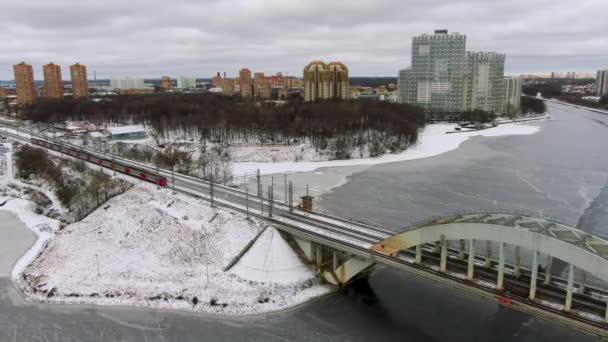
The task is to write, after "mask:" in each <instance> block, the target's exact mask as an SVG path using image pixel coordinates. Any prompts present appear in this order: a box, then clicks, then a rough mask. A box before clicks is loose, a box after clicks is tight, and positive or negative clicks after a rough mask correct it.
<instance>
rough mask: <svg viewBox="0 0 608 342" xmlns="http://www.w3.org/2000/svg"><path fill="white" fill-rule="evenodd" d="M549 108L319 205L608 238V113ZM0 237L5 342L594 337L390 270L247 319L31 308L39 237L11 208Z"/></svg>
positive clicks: (363, 173) (404, 218) (390, 223)
mask: <svg viewBox="0 0 608 342" xmlns="http://www.w3.org/2000/svg"><path fill="white" fill-rule="evenodd" d="M548 106H549V112H550V114H551V115H553V119H552V120H550V121H545V122H539V123H534V124H535V125H540V126H542V129H541V131H540V132H539V133H537V134H534V135H530V136H512V137H509V136H507V137H498V138H483V137H479V138H475V139H472V140H469V141H467V142H465V143H464V144H463V145H462V146H461V147H460V148H459V149H457V150H454V151H451V152H448V153H446V154H443V155H440V156H437V157H433V158H427V159H423V160H414V161H407V162H398V163H393V164H384V165H377V166H374V167H369V168H362V169H361V170H359V171H358V172H356V173H354V174H353V175H352V176H351V177H350V181H349V182H348V183H347V184H345V185H342V186H340V187H338V188H336V189H334V190H333V191H332V192H331V193H328V194H326V195H324V196H323V197H322V198H321V199H320V202H319V204H320V205H321V207H322V208H323V209H324V210H326V211H331V212H333V213H335V214H337V215H341V216H346V217H352V218H356V219H359V220H365V221H368V222H371V223H375V224H379V225H382V226H385V227H389V228H390V229H393V230H395V231H399V230H400V229H402V228H403V227H407V226H408V225H410V224H411V223H413V222H416V221H419V220H422V219H425V218H427V217H430V216H435V215H440V214H445V213H449V212H453V211H457V210H463V209H490V208H500V209H525V210H528V211H534V212H537V213H542V214H545V215H550V216H554V217H557V218H560V219H561V220H563V221H566V222H572V223H573V224H578V223H580V227H581V228H583V229H585V230H588V231H591V232H593V233H595V234H598V235H604V236H606V235H608V224H607V223H608V210H607V209H606V208H607V207H608V186H607V180H608V157H606V146H608V144H607V142H608V116H605V115H601V114H598V113H593V112H589V111H585V110H582V109H574V108H570V107H566V106H562V105H557V104H548ZM350 171H352V170H350ZM321 172H322V173H323V174H325V175H331V174H343V173H344V172H345V171H344V170H343V169H342V170H340V169H325V170H321ZM320 174H321V173H320V172H317V173H311V174H308V175H301V176H299V177H302V178H303V179H306V178H308V179H314V178H315V177H319V175H320ZM321 177H325V176H321ZM318 186H323V185H318ZM345 199H348V200H345ZM0 234H1V235H0V236H2V239H0V267H1V268H2V269H0V341H239V340H247V341H328V340H331V341H389V340H391V341H394V340H399V341H490V340H491V341H555V340H572V341H595V340H596V339H595V338H592V337H590V336H587V335H585V334H582V333H579V332H576V331H573V330H571V329H569V328H566V327H562V326H559V325H556V324H554V323H551V322H547V321H544V320H542V319H538V318H536V317H533V316H530V315H527V314H523V313H520V312H517V311H514V310H511V309H507V308H504V307H502V306H500V305H498V304H496V303H492V302H488V301H485V300H483V299H480V298H477V297H474V296H470V295H467V294H463V293H460V292H458V291H456V290H453V289H450V288H447V287H445V286H442V285H438V284H435V283H433V282H430V281H427V280H425V279H420V278H416V277H413V276H410V275H408V274H405V273H401V272H398V271H394V270H391V269H386V268H380V269H378V270H377V271H375V272H374V273H373V274H372V275H371V276H370V277H369V278H368V279H367V280H364V281H361V282H359V283H357V284H355V285H354V286H352V287H349V288H347V289H345V290H343V291H340V292H338V293H335V294H333V295H330V296H327V297H324V298H320V299H318V300H316V301H313V302H311V303H308V304H305V305H302V306H300V307H297V308H294V309H291V310H287V311H284V312H280V313H275V314H269V315H264V316H257V317H248V318H217V317H209V316H199V315H192V314H189V313H180V312H171V311H163V310H149V309H133V308H113V307H92V306H82V305H78V306H59V305H39V304H32V303H27V302H25V301H24V300H23V298H22V297H21V296H20V295H19V293H18V292H17V291H16V290H15V288H14V286H13V285H12V282H11V281H10V280H9V278H8V270H7V267H8V265H10V264H12V263H13V262H14V260H16V258H18V257H19V256H20V255H21V254H22V253H23V252H24V251H25V249H27V247H28V246H29V245H31V244H32V243H33V241H34V236H33V234H32V233H31V232H29V231H28V230H27V228H25V226H23V224H22V223H20V222H18V221H17V220H16V219H15V218H14V216H12V215H10V214H8V213H4V212H0Z"/></svg>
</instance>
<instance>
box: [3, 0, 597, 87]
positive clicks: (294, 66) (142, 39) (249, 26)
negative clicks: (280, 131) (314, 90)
mask: <svg viewBox="0 0 608 342" xmlns="http://www.w3.org/2000/svg"><path fill="white" fill-rule="evenodd" d="M605 13H608V2H606V1H605V0H584V1H581V2H578V3H576V5H573V3H572V2H571V1H566V0H551V1H550V0H535V1H534V2H533V3H530V2H529V1H524V0H513V1H509V2H499V3H495V2H489V1H486V0H471V1H467V2H455V1H447V0H436V1H429V2H420V1H392V0H378V1H366V2H363V1H361V2H358V1H346V0H343V1H320V0H293V1H288V2H285V1H279V0H268V1H263V2H262V1H251V0H233V1H227V0H214V1H194V0H183V1H179V2H178V3H175V4H171V5H170V6H168V5H167V3H166V2H164V1H159V0H150V1H138V0H136V1H118V0H108V1H105V2H86V1H82V2H66V1H61V0H32V1H26V2H18V1H17V2H16V1H13V2H2V3H1V4H0V30H1V31H2V32H3V36H4V37H5V39H4V40H3V53H2V54H1V55H0V79H2V80H11V79H12V78H13V75H12V67H11V66H12V65H14V64H17V63H20V62H21V61H24V62H26V63H27V64H31V65H33V66H34V75H35V78H36V79H37V80H41V79H42V69H41V66H42V65H44V64H48V63H50V62H53V63H55V64H58V65H61V66H63V68H62V72H63V75H62V76H63V79H69V73H68V72H69V70H68V68H67V66H69V65H72V64H74V63H76V62H80V63H83V64H86V65H87V66H88V67H89V69H88V72H89V75H90V76H92V75H93V71H96V72H97V77H98V78H104V79H107V78H119V77H132V78H160V77H161V76H163V75H171V76H172V77H173V78H176V77H178V76H180V75H181V76H187V77H198V78H200V77H212V76H213V75H214V74H215V73H216V72H218V71H220V72H224V71H226V72H227V73H228V75H229V76H231V77H236V76H237V75H238V70H240V69H241V68H243V67H248V68H250V69H252V70H259V71H261V72H265V73H266V74H274V73H276V72H279V71H281V72H283V73H285V74H286V73H289V74H290V75H293V76H301V73H302V70H301V66H302V65H306V64H307V63H308V62H309V61H311V60H329V61H331V60H340V61H343V62H344V63H345V64H346V65H348V66H349V69H350V74H351V75H352V76H397V72H398V70H399V69H403V68H404V67H406V66H408V65H410V63H411V61H410V55H411V52H410V48H411V37H414V36H417V35H420V34H422V33H424V32H431V31H432V30H434V29H438V28H445V29H448V30H450V32H463V33H466V34H467V35H468V37H469V38H470V41H471V44H470V46H469V48H470V49H471V50H474V51H496V52H501V53H506V54H507V55H508V56H509V58H508V60H507V63H506V65H505V72H506V74H528V73H550V72H552V71H576V72H595V71H597V70H599V69H606V68H608V36H606V35H605V34H604V33H605V32H608V21H606V20H604V16H605ZM338 14H339V15H338ZM90 78H92V77H90Z"/></svg>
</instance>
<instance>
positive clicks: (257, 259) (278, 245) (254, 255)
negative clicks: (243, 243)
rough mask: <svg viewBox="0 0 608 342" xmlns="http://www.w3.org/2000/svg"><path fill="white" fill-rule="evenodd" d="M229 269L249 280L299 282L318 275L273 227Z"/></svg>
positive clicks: (282, 282) (281, 282)
mask: <svg viewBox="0 0 608 342" xmlns="http://www.w3.org/2000/svg"><path fill="white" fill-rule="evenodd" d="M230 272H231V273H233V274H235V275H236V276H238V277H239V278H242V279H246V280H251V281H255V282H260V283H279V284H289V283H296V282H300V281H305V280H309V279H311V278H314V276H315V275H314V273H313V272H312V271H311V270H310V269H309V268H308V267H307V266H306V265H305V264H304V263H303V262H302V261H301V260H300V258H299V257H298V255H297V254H296V252H294V250H293V249H292V248H291V246H289V244H287V242H286V241H285V239H283V237H282V236H281V234H280V233H279V232H278V231H277V230H276V229H275V228H273V227H268V229H266V231H265V232H264V233H262V235H261V236H260V237H259V238H258V239H257V241H256V242H254V244H253V245H252V246H251V248H250V249H249V250H248V251H247V252H246V253H245V255H243V257H242V258H241V259H240V260H239V261H238V263H237V264H236V265H235V266H234V267H233V268H232V269H231V270H230Z"/></svg>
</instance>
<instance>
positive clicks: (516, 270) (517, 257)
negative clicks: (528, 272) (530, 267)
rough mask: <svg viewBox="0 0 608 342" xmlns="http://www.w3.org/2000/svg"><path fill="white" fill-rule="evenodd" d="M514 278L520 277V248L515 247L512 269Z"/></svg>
mask: <svg viewBox="0 0 608 342" xmlns="http://www.w3.org/2000/svg"><path fill="white" fill-rule="evenodd" d="M513 272H514V273H515V276H516V277H519V276H520V275H521V247H519V246H515V267H514V269H513Z"/></svg>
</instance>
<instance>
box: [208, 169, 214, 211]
mask: <svg viewBox="0 0 608 342" xmlns="http://www.w3.org/2000/svg"><path fill="white" fill-rule="evenodd" d="M209 197H210V199H211V200H210V201H211V208H213V173H211V175H210V176H209Z"/></svg>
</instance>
